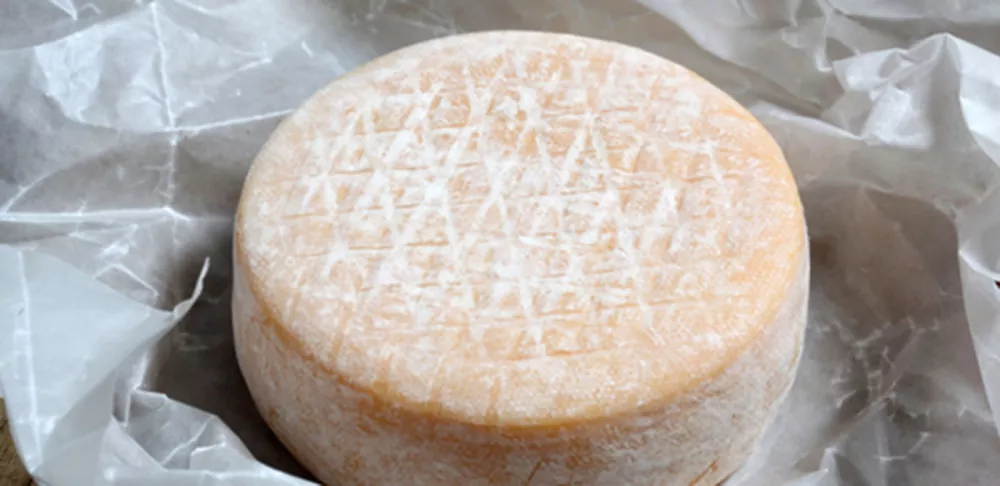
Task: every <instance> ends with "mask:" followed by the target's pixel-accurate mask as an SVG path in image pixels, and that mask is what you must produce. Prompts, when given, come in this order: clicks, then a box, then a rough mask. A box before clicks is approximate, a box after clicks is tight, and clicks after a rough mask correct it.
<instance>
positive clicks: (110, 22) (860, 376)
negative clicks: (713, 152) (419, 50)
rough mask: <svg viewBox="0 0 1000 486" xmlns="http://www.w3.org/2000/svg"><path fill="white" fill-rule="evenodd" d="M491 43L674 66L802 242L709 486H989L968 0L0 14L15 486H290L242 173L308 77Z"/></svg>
mask: <svg viewBox="0 0 1000 486" xmlns="http://www.w3.org/2000/svg"><path fill="white" fill-rule="evenodd" d="M499 28H506V29H510V28H527V29H535V30H553V31H566V32H573V33H577V34H583V35H589V36H594V37H601V38H608V39H613V40H618V41H621V42H626V43H630V44H633V45H637V46H639V47H642V48H645V49H648V50H650V51H653V52H655V53H658V54H660V55H663V56H665V57H668V58H671V59H674V60H676V61H678V62H681V63H683V64H685V65H687V66H688V67H690V68H692V69H694V70H695V71H697V72H699V73H700V74H702V75H703V76H705V77H706V78H708V79H709V80H711V81H713V82H714V83H716V84H718V85H719V86H720V87H722V88H723V89H725V90H727V91H728V92H729V93H731V94H732V95H733V96H734V97H736V98H737V99H738V100H739V101H741V102H743V103H744V104H746V105H747V106H749V107H750V108H751V109H752V110H753V112H754V113H755V114H756V115H757V116H758V117H759V118H760V119H761V121H762V122H763V123H764V124H765V125H767V127H768V128H769V129H770V130H771V132H772V133H773V134H774V136H775V137H776V139H777V140H778V141H779V143H781V145H782V147H783V148H784V150H785V153H786V156H787V158H788V160H789V163H790V164H791V166H792V169H793V171H794V173H795V175H796V178H797V180H798V182H799V186H800V188H801V191H802V197H803V200H804V203H805V206H806V211H807V221H808V224H809V229H810V238H811V253H812V257H813V261H812V268H813V279H812V301H811V306H810V322H809V330H808V335H807V342H806V350H805V353H804V355H803V362H802V366H801V369H800V371H799V374H798V376H797V379H796V383H795V386H794V387H793V390H792V392H791V395H790V396H789V398H788V400H787V401H786V403H785V404H784V405H783V408H782V411H781V414H780V416H779V418H778V420H777V422H776V423H775V424H774V425H773V427H771V429H770V430H769V432H768V434H767V437H766V439H765V441H764V443H763V444H762V446H761V447H760V448H759V450H758V451H757V452H756V453H755V455H754V456H753V458H752V459H751V460H750V461H749V462H748V463H747V465H746V466H745V467H744V468H743V469H742V470H741V471H740V472H738V473H737V474H736V475H735V476H734V477H733V478H731V479H730V480H729V482H728V483H727V484H728V485H738V486H744V485H746V486H750V485H760V486H771V485H797V486H830V485H845V486H846V485H851V486H854V485H872V486H891V485H928V486H930V485H978V484H983V485H995V484H1000V438H998V434H997V428H996V425H995V424H996V423H997V422H998V421H1000V288H998V287H997V285H996V283H995V281H997V280H1000V188H998V187H1000V166H998V164H997V162H996V161H998V160H1000V35H998V34H997V32H1000V5H998V4H995V3H994V2H991V1H990V0H960V1H950V2H911V1H906V0H773V1H772V0H754V1H752V0H703V1H700V2H683V1H680V0H676V1H669V0H645V1H641V2H640V1H637V0H616V1H604V0H483V1H478V2H469V1H463V0H340V1H336V0H298V1H295V2H275V1H268V0H159V1H138V0H136V1H133V0H90V1H84V0H34V1H23V0H0V244H6V245H8V247H0V390H2V393H3V396H4V398H5V400H6V402H7V407H8V414H9V416H10V420H11V424H12V429H13V433H14V437H15V440H16V443H17V446H18V449H19V451H20V453H21V455H22V457H23V459H24V462H25V464H26V466H27V467H28V469H29V470H30V471H31V472H32V474H34V475H35V476H36V477H37V478H38V480H39V481H40V482H41V483H42V484H48V485H53V486H64V485H65V486H79V485H112V484H113V485H133V484H134V485H191V484H200V485H227V486H228V485H290V484H307V481H306V480H305V479H297V478H296V476H298V477H305V475H306V473H305V472H304V471H303V470H302V469H301V467H299V466H297V465H296V463H295V461H294V460H292V459H291V458H290V457H289V456H288V454H287V453H286V452H284V450H283V449H282V448H281V446H280V445H278V444H277V442H276V441H275V439H274V438H273V436H272V435H271V434H270V432H269V431H268V430H267V428H266V427H265V426H264V425H263V422H262V421H261V420H260V419H259V418H258V417H257V415H256V412H255V411H254V408H253V406H252V404H251V402H250V398H249V395H248V393H247V391H246V388H245V386H244V385H243V382H242V379H241V378H240V375H239V372H238V369H237V367H236V364H235V358H234V354H233V350H232V336H231V330H230V321H229V308H228V306H229V286H230V279H231V261H230V248H231V236H230V231H231V224H232V221H231V218H232V214H233V212H234V209H235V203H236V200H237V197H238V191H239V188H240V185H241V182H242V178H243V176H244V174H245V173H246V170H247V167H248V165H249V163H250V161H251V160H252V158H253V156H254V154H255V153H256V151H257V149H258V148H259V147H260V146H261V144H262V143H263V141H264V139H265V138H266V136H267V135H268V134H269V133H270V131H271V130H272V129H273V128H274V126H275V125H276V124H277V122H278V121H279V120H280V119H281V117H282V116H283V115H285V114H287V113H288V112H289V111H290V110H292V109H293V108H295V107H296V106H297V105H298V104H299V103H300V102H301V101H303V100H304V99H305V98H306V97H307V96H309V95H310V94H311V93H312V92H314V91H315V90H316V89H318V88H320V87H321V86H322V85H324V84H326V83H327V82H328V81H329V80H331V79H332V78H334V77H336V76H337V75H339V74H342V73H344V72H346V71H347V70H350V69H351V68H353V67H355V66H357V65H358V64H360V63H363V62H365V61H367V60H369V59H371V58H373V57H374V56H377V55H379V54H383V53H386V52H389V51H391V50H393V49H395V48H398V47H401V46H403V45H407V44H410V43H413V42H416V41H419V40H424V39H427V38H431V37H435V36H441V35H447V34H450V33H455V32H466V31H475V30H485V29H499ZM206 261H207V262H208V263H207V267H206V266H205V265H206Z"/></svg>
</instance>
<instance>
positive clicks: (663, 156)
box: [233, 32, 808, 485]
mask: <svg viewBox="0 0 1000 486" xmlns="http://www.w3.org/2000/svg"><path fill="white" fill-rule="evenodd" d="M235 260H236V272H235V274H236V276H235V280H236V282H235V290H234V301H233V310H234V329H235V336H236V344H237V355H238V358H239V360H240V366H241V369H242V370H243V373H244V375H245V377H246V379H247V382H248V385H249V387H250V390H251V392H252V394H253V396H254V399H255V401H256V402H257V404H258V407H259V408H260V409H261V411H262V412H263V414H264V416H265V418H266V419H267V421H268V423H269V425H271V427H272V428H273V429H274V430H275V431H276V433H277V434H278V436H279V437H280V438H281V439H282V440H283V441H284V442H285V444H286V445H288V446H289V448H290V449H291V450H292V451H293V452H294V453H295V454H296V456H297V457H298V458H299V459H300V460H302V462H303V463H304V464H305V465H306V466H307V467H308V468H310V470H312V471H313V472H314V473H315V474H316V475H317V476H318V477H319V478H320V479H321V480H323V481H326V482H337V483H339V484H566V483H570V482H572V483H573V484H650V485H653V484H668V485H672V484H684V485H686V484H715V483H716V482H718V481H719V480H721V479H722V478H724V477H725V476H726V475H728V474H729V473H730V472H731V471H732V470H733V469H734V468H735V467H736V466H737V465H738V464H739V462H740V461H741V460H742V459H743V458H744V457H745V455H746V454H747V453H748V452H749V450H750V448H751V446H752V444H753V442H754V441H755V440H756V438H757V437H758V436H759V433H760V431H761V429H762V428H763V426H764V424H765V423H766V421H767V419H768V417H770V415H771V414H772V413H773V410H774V409H775V407H776V405H777V404H778V402H779V401H780V398H781V396H782V395H783V393H784V391H785V390H786V389H787V387H788V385H789V384H790V381H791V378H792V376H793V374H794V368H795V364H796V362H797V360H798V355H799V350H800V346H801V338H802V331H803V324H804V316H805V302H806V299H807V280H808V260H807V250H806V246H805V227H804V223H803V219H802V209H801V205H800V203H799V200H798V196H797V192H796V188H795V184H794V180H793V179H792V177H791V175H790V173H789V171H788V168H787V165H786V164H785V162H784V159H783V158H782V156H781V152H780V150H779V148H778V147H777V145H776V144H775V143H774V141H773V140H772V139H771V138H770V136H769V135H768V134H767V132H766V131H765V130H764V129H763V128H762V127H761V126H760V125H759V123H757V122H756V120H754V119H753V117H752V116H751V115H750V114H749V113H747V112H746V110H744V109H743V108H742V107H740V106H739V105H738V104H737V103H736V102H735V101H733V100H732V99H730V98H729V97H728V96H726V95H725V94H723V93H722V92H720V91H719V90H717V89H716V88H714V87H713V86H711V85H710V84H709V83H707V82H705V81H703V80H701V79H700V78H698V77H697V76H695V75H694V74H692V73H690V72H689V71H687V70H685V69H683V68H681V67H679V66H677V65H675V64H673V63H670V62H669V61H666V60H664V59H661V58H658V57H656V56H654V55H651V54H648V53H645V52H643V51H640V50H637V49H634V48H630V47H626V46H623V45H619V44H614V43H609V42H603V41H598V40H593V39H584V38H579V37H574V36H568V35H557V34H540V33H530V32H494V33H483V34H470V35H463V36H456V37H451V38H446V39H440V40H436V41H431V42H427V43H423V44H418V45H416V46H411V47H409V48H406V49H402V50H400V51H397V52H395V53H393V54H390V55H388V56H385V57H383V58H380V59H378V60H376V61H374V62H372V63H370V64H368V65H366V66H363V67H361V68H359V69H357V70H355V71H353V72H352V73H350V74H348V75H346V76H344V77H342V78H340V79H338V80H337V81H335V82H334V83H332V84H331V85H330V86H329V87H327V88H326V89H324V90H322V91H321V92H320V93H318V94H317V95H316V96H314V97H313V98H312V99H310V100H309V101H308V102H307V103H306V104H305V105H304V106H303V107H302V108H301V109H300V110H298V111H297V112H296V113H295V114H293V115H291V116H290V117H289V118H288V119H287V120H286V121H285V122H284V123H282V125H281V126H280V127H279V128H278V129H277V130H276V132H275V134H274V135H273V136H272V137H271V139H270V140H269V141H268V143H267V144H266V145H265V147H264V148H263V149H262V151H261V153H260V155H259V156H258V158H257V160H256V161H255V162H254V165H253V167H252V169H251V172H250V175H249V176H248V178H247V182H246V185H245V188H244V193H243V197H242V199H241V203H240V208H239V212H238V215H237V224H236V238H235Z"/></svg>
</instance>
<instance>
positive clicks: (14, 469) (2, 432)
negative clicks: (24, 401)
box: [0, 400, 32, 486]
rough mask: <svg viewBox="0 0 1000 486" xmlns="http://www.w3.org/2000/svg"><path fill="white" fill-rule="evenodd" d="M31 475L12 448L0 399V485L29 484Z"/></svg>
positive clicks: (16, 485) (17, 485) (20, 485)
mask: <svg viewBox="0 0 1000 486" xmlns="http://www.w3.org/2000/svg"><path fill="white" fill-rule="evenodd" d="M30 484H32V482H31V477H30V476H28V473H26V472H24V467H22V466H21V461H20V460H19V459H18V458H17V452H16V451H15V450H14V442H13V441H12V440H11V439H10V430H8V427H7V414H6V412H5V411H4V405H3V400H0V485H2V486H25V485H30Z"/></svg>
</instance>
